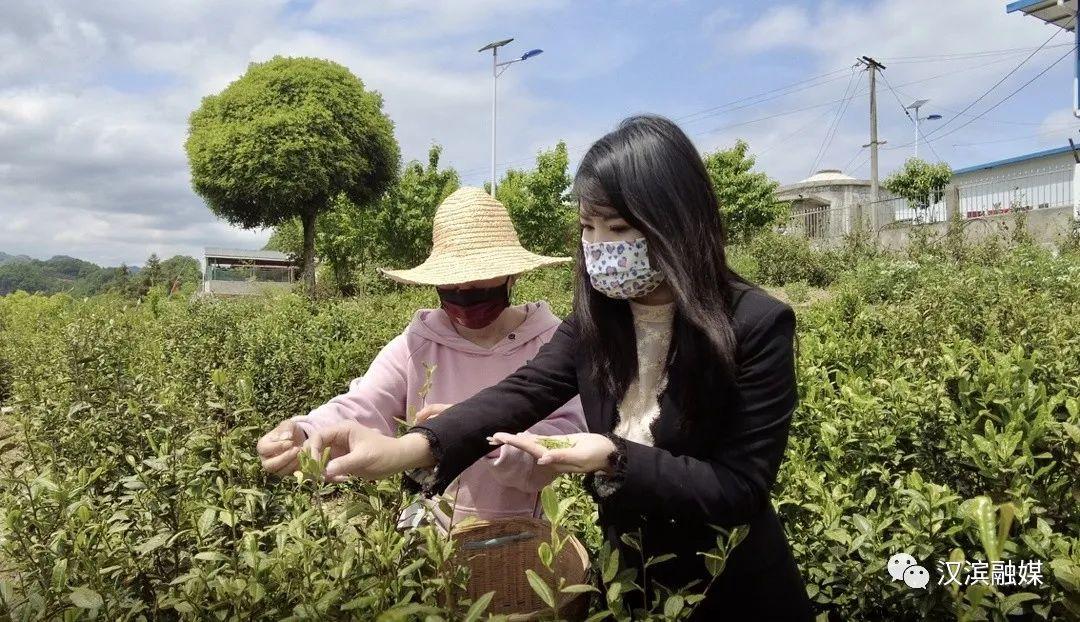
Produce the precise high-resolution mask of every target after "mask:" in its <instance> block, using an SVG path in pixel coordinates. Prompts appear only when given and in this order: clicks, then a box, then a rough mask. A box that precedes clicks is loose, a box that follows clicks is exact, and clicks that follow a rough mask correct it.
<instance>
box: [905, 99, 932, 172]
mask: <svg viewBox="0 0 1080 622" xmlns="http://www.w3.org/2000/svg"><path fill="white" fill-rule="evenodd" d="M929 101H930V100H929V99H917V100H915V101H914V102H912V103H911V104H909V105H907V106H904V109H905V110H914V111H915V157H916V158H918V157H919V137H920V136H921V135H920V134H919V121H937V120H939V119H941V115H939V114H932V115H929V116H925V117H920V116H919V108H922V107H923V106H925V105H926V103H927V102H929Z"/></svg>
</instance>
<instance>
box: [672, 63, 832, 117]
mask: <svg viewBox="0 0 1080 622" xmlns="http://www.w3.org/2000/svg"><path fill="white" fill-rule="evenodd" d="M847 70H848V67H844V68H842V69H834V70H833V71H830V72H828V73H823V74H821V75H817V76H814V77H812V78H806V79H804V80H799V81H797V82H792V83H791V84H788V85H785V86H781V87H777V88H774V89H769V90H767V91H762V92H760V93H755V94H753V95H747V96H746V97H740V98H739V99H734V100H731V101H729V102H725V103H723V104H719V105H717V106H713V107H710V108H705V109H704V110H699V111H697V112H692V113H690V114H687V115H683V116H681V117H676V118H675V119H673V120H674V121H681V122H689V123H693V122H695V121H697V120H699V119H693V117H708V116H713V115H714V114H715V113H717V112H731V110H727V108H729V107H730V106H733V105H735V104H740V103H743V102H745V101H748V100H751V99H756V98H758V97H761V96H764V95H771V94H773V93H777V92H778V91H787V90H788V89H792V90H791V91H790V92H785V93H780V94H779V95H775V96H773V97H768V98H765V99H762V100H760V101H756V102H753V103H752V104H750V105H757V104H759V103H762V102H765V101H770V100H773V99H776V98H778V97H784V96H786V95H791V94H792V93H798V92H799V91H804V90H806V89H809V88H813V87H815V86H821V85H823V84H828V83H830V82H835V81H836V80H842V79H843V76H836V74H838V73H843V72H844V71H847ZM829 76H834V77H831V78H829V79H827V80H822V81H821V82H815V81H817V80H821V79H822V78H828V77H829ZM808 82H812V84H808V85H806V86H802V87H801V88H793V87H796V86H799V85H804V84H807V83H808ZM745 107H747V106H740V107H738V108H734V109H733V110H738V109H741V108H745Z"/></svg>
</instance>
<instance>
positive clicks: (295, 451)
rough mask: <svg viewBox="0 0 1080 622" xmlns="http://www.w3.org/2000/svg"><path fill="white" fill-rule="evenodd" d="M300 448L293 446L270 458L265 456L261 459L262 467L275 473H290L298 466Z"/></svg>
mask: <svg viewBox="0 0 1080 622" xmlns="http://www.w3.org/2000/svg"><path fill="white" fill-rule="evenodd" d="M301 450H302V448H300V447H293V448H292V449H289V450H287V451H285V452H284V453H281V454H279V455H277V456H274V457H272V458H265V459H263V461H262V466H263V468H264V469H266V470H267V471H269V472H270V473H273V474H275V475H287V474H289V473H292V472H293V471H295V470H296V469H297V468H299V466H300V459H299V456H300V451H301Z"/></svg>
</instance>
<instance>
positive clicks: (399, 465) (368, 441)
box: [304, 421, 415, 482]
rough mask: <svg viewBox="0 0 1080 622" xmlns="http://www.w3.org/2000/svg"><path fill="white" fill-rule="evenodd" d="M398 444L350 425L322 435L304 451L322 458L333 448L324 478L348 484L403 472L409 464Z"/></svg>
mask: <svg viewBox="0 0 1080 622" xmlns="http://www.w3.org/2000/svg"><path fill="white" fill-rule="evenodd" d="M410 436H415V435H410ZM398 441H399V439H396V438H393V437H390V436H386V435H384V434H383V433H382V432H379V431H378V430H375V429H372V428H369V427H365V426H363V425H360V424H359V423H356V422H352V421H349V422H345V423H339V424H338V425H335V426H333V427H330V428H327V429H325V430H320V431H318V432H317V433H315V434H314V435H313V436H312V437H311V438H310V439H308V441H307V442H306V443H304V448H305V450H306V451H309V452H311V455H312V456H313V457H315V458H318V457H319V456H321V455H322V452H323V449H324V448H326V447H329V448H330V462H328V463H327V464H326V471H325V472H324V474H323V475H324V477H325V478H326V480H327V481H330V482H344V481H346V480H348V479H349V478H350V477H361V478H364V479H382V478H385V477H389V476H391V475H394V474H395V473H398V472H400V471H402V470H403V469H404V468H405V466H406V463H405V462H403V458H404V456H402V451H401V447H400V443H398Z"/></svg>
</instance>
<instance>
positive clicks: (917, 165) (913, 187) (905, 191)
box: [882, 158, 952, 210]
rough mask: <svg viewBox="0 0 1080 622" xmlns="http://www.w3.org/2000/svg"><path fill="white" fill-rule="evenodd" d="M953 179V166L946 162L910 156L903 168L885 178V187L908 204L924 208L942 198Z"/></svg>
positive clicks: (919, 208) (918, 208) (920, 208)
mask: <svg viewBox="0 0 1080 622" xmlns="http://www.w3.org/2000/svg"><path fill="white" fill-rule="evenodd" d="M951 179H952V168H951V167H950V166H949V165H948V164H947V163H945V162H938V163H937V164H930V163H929V162H927V161H925V160H921V159H919V158H908V159H907V161H906V162H904V166H903V168H901V169H900V170H899V171H896V172H895V173H893V174H892V175H889V176H888V177H886V178H885V181H884V182H883V183H882V185H883V186H885V189H886V190H888V191H889V192H891V193H893V194H895V195H896V196H898V197H903V198H905V199H907V201H908V204H909V205H910V206H911V207H913V208H915V209H917V210H922V209H926V208H928V207H930V205H932V204H934V203H937V202H938V201H940V200H941V197H942V195H943V194H944V192H945V186H947V185H949V180H951Z"/></svg>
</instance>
